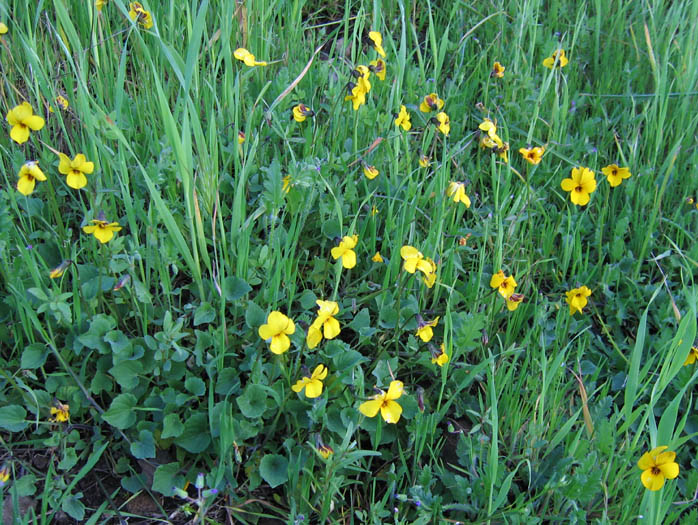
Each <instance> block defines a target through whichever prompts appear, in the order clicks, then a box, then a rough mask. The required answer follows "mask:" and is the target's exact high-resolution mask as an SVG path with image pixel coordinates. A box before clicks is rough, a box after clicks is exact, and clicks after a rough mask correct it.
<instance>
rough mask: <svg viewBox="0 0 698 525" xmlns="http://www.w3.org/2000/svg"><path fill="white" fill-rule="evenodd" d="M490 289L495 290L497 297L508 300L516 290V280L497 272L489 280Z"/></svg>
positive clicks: (500, 271)
mask: <svg viewBox="0 0 698 525" xmlns="http://www.w3.org/2000/svg"><path fill="white" fill-rule="evenodd" d="M490 287H492V288H497V289H498V290H499V295H501V296H502V297H504V298H505V299H509V298H510V297H511V296H512V294H513V293H514V289H515V288H516V279H514V276H513V275H510V276H508V277H507V276H506V275H505V274H504V271H503V270H499V271H498V272H497V273H495V274H494V275H493V276H492V278H491V279H490Z"/></svg>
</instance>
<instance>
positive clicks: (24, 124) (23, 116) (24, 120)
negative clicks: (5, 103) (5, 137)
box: [5, 102, 45, 144]
mask: <svg viewBox="0 0 698 525" xmlns="http://www.w3.org/2000/svg"><path fill="white" fill-rule="evenodd" d="M5 118H6V119H7V122H8V123H9V124H10V126H12V129H11V130H10V138H11V139H12V140H14V141H15V142H16V143H17V144H24V143H25V142H26V141H27V140H29V130H32V131H39V130H40V129H41V128H43V127H44V124H45V122H44V119H43V118H41V117H40V116H38V115H34V110H33V109H32V107H31V105H30V104H29V102H22V103H21V104H20V105H19V106H15V107H13V108H12V109H11V110H10V111H8V112H7V116H6V117H5Z"/></svg>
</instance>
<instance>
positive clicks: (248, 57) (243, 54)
mask: <svg viewBox="0 0 698 525" xmlns="http://www.w3.org/2000/svg"><path fill="white" fill-rule="evenodd" d="M233 56H234V57H235V58H237V59H238V60H241V61H242V62H244V63H245V65H246V66H249V67H254V66H266V65H267V63H266V62H264V61H261V62H258V61H257V59H255V56H254V55H253V54H252V53H250V52H249V51H248V50H247V49H245V48H244V47H239V48H237V49H236V50H235V51H234V52H233Z"/></svg>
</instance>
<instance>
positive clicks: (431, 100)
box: [419, 93, 444, 113]
mask: <svg viewBox="0 0 698 525" xmlns="http://www.w3.org/2000/svg"><path fill="white" fill-rule="evenodd" d="M442 107H444V101H443V100H441V99H440V98H439V95H437V94H436V93H429V94H428V95H427V96H425V97H424V100H422V103H421V104H420V105H419V111H421V112H422V113H429V112H430V111H440V110H441V108H442Z"/></svg>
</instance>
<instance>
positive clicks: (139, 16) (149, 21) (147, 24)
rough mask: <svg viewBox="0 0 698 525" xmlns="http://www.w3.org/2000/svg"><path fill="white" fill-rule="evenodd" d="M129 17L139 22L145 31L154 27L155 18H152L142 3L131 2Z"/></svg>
mask: <svg viewBox="0 0 698 525" xmlns="http://www.w3.org/2000/svg"><path fill="white" fill-rule="evenodd" d="M128 16H129V17H131V20H133V21H134V22H138V24H139V25H140V26H141V27H142V28H143V29H150V28H151V27H153V17H152V16H150V11H146V10H145V9H144V8H143V6H142V5H141V3H140V2H131V3H130V4H129V5H128Z"/></svg>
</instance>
